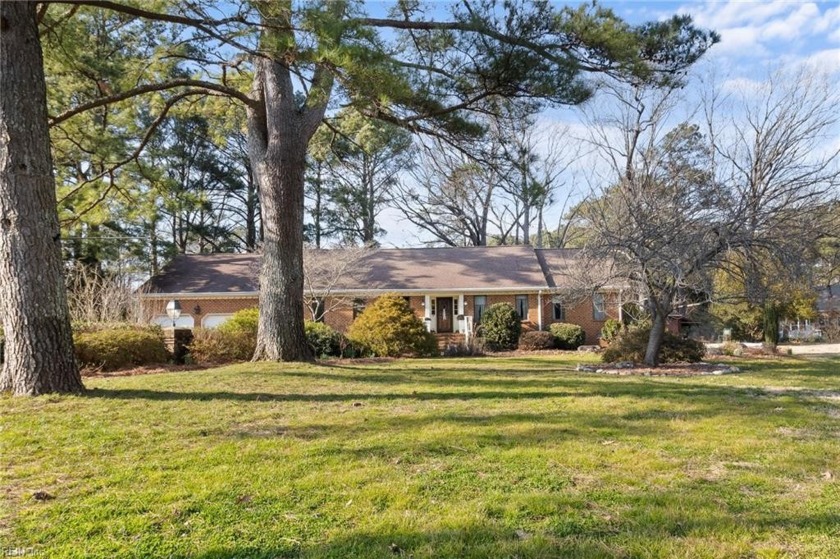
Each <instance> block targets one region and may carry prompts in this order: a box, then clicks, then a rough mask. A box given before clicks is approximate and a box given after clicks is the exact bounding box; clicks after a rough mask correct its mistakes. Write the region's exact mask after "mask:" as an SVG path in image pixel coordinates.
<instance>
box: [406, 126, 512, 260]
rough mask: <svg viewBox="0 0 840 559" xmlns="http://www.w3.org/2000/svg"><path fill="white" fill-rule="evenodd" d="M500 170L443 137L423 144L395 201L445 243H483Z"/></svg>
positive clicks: (423, 227) (455, 244) (413, 220)
mask: <svg viewBox="0 0 840 559" xmlns="http://www.w3.org/2000/svg"><path fill="white" fill-rule="evenodd" d="M499 180H500V179H499V176H498V173H497V172H496V170H495V169H494V168H493V167H490V166H484V165H482V164H481V163H479V162H478V161H477V160H475V159H473V158H470V157H469V156H466V155H465V154H463V153H459V152H456V151H454V150H451V149H447V147H446V146H444V145H442V144H441V143H440V142H434V143H433V144H432V145H429V146H425V148H424V149H423V151H422V154H421V155H420V158H419V161H418V163H417V165H415V166H414V169H413V170H412V172H411V180H410V181H404V182H403V183H401V184H400V185H399V186H398V189H397V192H398V195H397V196H395V197H394V205H395V206H396V207H397V208H398V209H399V210H400V211H401V212H402V214H403V215H404V216H405V218H406V219H408V221H410V222H411V223H413V224H414V225H416V226H417V227H419V228H420V229H421V230H423V231H425V232H427V233H430V234H431V235H432V237H433V238H434V240H435V241H436V242H440V243H443V244H445V245H447V246H484V245H486V244H487V234H488V226H489V225H490V219H491V209H492V204H493V201H494V193H495V191H496V187H497V186H496V185H497V184H498V183H499Z"/></svg>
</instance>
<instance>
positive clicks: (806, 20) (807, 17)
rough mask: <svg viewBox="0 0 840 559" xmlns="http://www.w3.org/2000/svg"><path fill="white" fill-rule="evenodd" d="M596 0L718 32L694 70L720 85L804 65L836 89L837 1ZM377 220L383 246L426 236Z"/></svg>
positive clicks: (638, 15) (745, 83)
mask: <svg viewBox="0 0 840 559" xmlns="http://www.w3.org/2000/svg"><path fill="white" fill-rule="evenodd" d="M601 4H602V5H605V6H608V7H611V8H612V9H613V10H614V11H615V12H616V13H617V14H618V15H620V16H622V17H623V18H625V19H626V20H627V21H629V22H631V23H641V22H644V21H649V20H659V19H664V18H667V17H670V16H671V15H673V14H675V13H679V14H690V15H691V16H692V17H693V18H694V22H695V24H697V25H698V26H701V27H705V28H708V29H714V30H715V31H717V32H718V33H719V34H720V36H721V41H720V43H718V44H717V45H715V46H714V47H713V48H712V49H711V50H710V52H709V53H708V54H707V55H706V56H705V57H704V60H703V61H701V63H700V64H699V65H698V68H697V72H708V71H711V70H714V72H715V74H716V76H717V78H718V79H719V80H721V83H722V87H724V88H728V89H730V90H733V91H735V90H743V89H744V88H746V87H749V86H750V84H752V83H755V82H757V81H761V80H763V79H764V78H765V77H767V75H768V74H769V73H770V72H772V71H774V70H777V69H787V68H794V67H797V66H801V65H803V64H804V65H807V66H810V67H813V68H815V69H816V70H818V71H819V72H824V73H827V74H828V75H829V77H830V79H832V80H836V82H837V87H838V88H840V0H829V1H816V2H806V1H800V0H783V1H778V0H776V1H737V0H728V1H710V0H701V1H695V2H666V1H650V0H649V1H634V0H624V1H614V2H609V1H603V0H602V1H601ZM838 111H840V107H838ZM577 118H578V117H577V115H576V113H575V110H574V109H573V110H567V111H548V112H546V113H545V114H544V115H543V117H542V121H543V122H545V123H548V124H550V123H551V121H557V122H558V123H563V124H566V125H571V126H575V125H576V124H577ZM838 144H840V138H838ZM838 147H840V146H838ZM559 198H560V199H563V198H564V196H562V195H561V196H560V197H559ZM561 211H562V209H561V208H560V207H555V208H554V209H553V210H552V211H551V212H549V216H550V217H549V218H548V219H547V220H546V221H547V222H548V224H549V226H550V225H551V223H552V222H553V221H554V222H556V220H557V219H558V218H559V215H560V213H561ZM381 219H382V226H383V227H384V228H385V229H386V230H387V231H388V233H387V234H386V235H385V236H384V237H383V238H382V239H381V243H382V246H386V247H408V246H418V245H420V244H421V243H422V242H423V241H424V240H429V238H428V237H426V236H423V235H422V234H420V233H418V232H417V231H415V230H414V228H413V226H412V225H411V224H410V223H408V222H406V221H403V220H401V219H400V217H399V215H398V214H397V213H396V212H395V211H391V210H389V211H386V212H385V213H384V214H383V215H382V216H381Z"/></svg>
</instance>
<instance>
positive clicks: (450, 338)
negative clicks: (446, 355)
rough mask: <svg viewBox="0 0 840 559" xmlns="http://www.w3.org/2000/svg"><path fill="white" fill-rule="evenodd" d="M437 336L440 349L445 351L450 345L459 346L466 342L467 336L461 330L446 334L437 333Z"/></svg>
mask: <svg viewBox="0 0 840 559" xmlns="http://www.w3.org/2000/svg"><path fill="white" fill-rule="evenodd" d="M435 338H437V345H438V349H439V350H441V351H443V350H445V349H446V348H447V347H449V346H457V345H462V344H464V343H466V337H465V336H464V334H463V333H461V332H447V333H445V334H435Z"/></svg>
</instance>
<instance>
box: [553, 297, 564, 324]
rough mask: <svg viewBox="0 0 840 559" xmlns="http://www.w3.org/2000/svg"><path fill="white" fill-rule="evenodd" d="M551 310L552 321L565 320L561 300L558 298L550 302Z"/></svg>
mask: <svg viewBox="0 0 840 559" xmlns="http://www.w3.org/2000/svg"><path fill="white" fill-rule="evenodd" d="M551 305H552V307H554V308H553V311H552V312H553V316H554V320H566V309H565V308H564V307H563V300H562V299H561V298H560V297H554V298H552V300H551Z"/></svg>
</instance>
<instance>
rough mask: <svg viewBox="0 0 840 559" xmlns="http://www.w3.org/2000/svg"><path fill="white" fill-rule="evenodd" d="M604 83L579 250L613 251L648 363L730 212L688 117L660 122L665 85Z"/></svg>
mask: <svg viewBox="0 0 840 559" xmlns="http://www.w3.org/2000/svg"><path fill="white" fill-rule="evenodd" d="M605 90H606V91H608V92H609V95H610V97H611V98H612V100H613V101H614V105H613V107H612V111H609V110H607V111H606V112H604V113H599V114H598V115H596V116H594V117H592V118H590V125H591V129H592V132H593V136H592V140H591V141H592V142H593V144H594V145H595V146H596V147H597V148H598V152H599V155H600V156H601V158H602V160H603V161H604V162H606V163H607V168H608V169H609V171H610V174H608V175H607V176H608V177H609V178H607V181H608V182H607V183H606V186H603V187H600V189H599V191H598V192H597V193H595V194H594V195H593V198H592V199H591V200H590V201H589V202H587V204H586V205H585V206H584V207H583V208H582V209H581V212H580V213H581V218H582V220H583V221H584V222H585V224H586V227H588V228H589V229H590V234H589V239H588V240H587V242H586V246H585V254H586V255H587V256H588V258H590V259H591V261H592V262H593V263H595V262H599V261H604V260H607V259H613V262H614V263H615V266H616V269H615V270H616V275H617V276H618V277H621V278H623V279H624V280H625V281H626V282H627V283H628V284H629V285H631V286H632V287H634V288H635V289H636V290H638V292H639V293H640V294H641V296H642V298H643V299H644V300H645V301H646V305H647V310H648V312H649V313H650V315H651V319H652V327H651V334H650V338H649V342H648V347H647V350H646V354H645V363H646V364H648V365H651V366H655V365H657V364H658V360H659V349H660V347H661V345H662V340H663V337H664V332H665V326H666V322H667V319H668V316H669V315H670V314H671V312H672V311H673V310H674V308H675V306H677V305H678V304H679V303H680V300H681V299H686V298H688V297H692V296H694V295H695V294H696V293H697V292H702V293H705V292H708V288H707V287H708V285H709V281H710V280H709V278H710V273H709V272H710V271H711V270H712V268H713V266H714V264H715V262H716V260H717V257H718V256H719V255H720V254H721V252H722V251H723V250H724V249H725V248H726V246H727V242H728V238H727V237H728V235H727V234H726V233H725V231H726V229H727V227H728V226H729V222H730V219H731V215H730V214H729V213H728V212H727V211H726V208H725V202H724V200H726V194H725V193H724V192H722V191H721V189H720V186H719V185H718V184H717V183H716V182H715V181H714V179H713V175H712V165H711V149H710V147H709V145H708V143H707V142H706V139H705V138H704V137H703V136H702V134H700V132H699V129H698V127H697V126H696V125H691V124H687V123H684V124H680V125H679V126H677V127H676V128H673V129H672V130H667V117H668V116H669V115H670V112H671V110H672V108H673V107H674V104H675V103H676V102H677V98H676V95H677V92H676V90H675V89H672V88H668V89H651V88H647V87H643V86H626V85H623V84H617V83H613V84H610V85H609V86H608V87H605Z"/></svg>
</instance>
